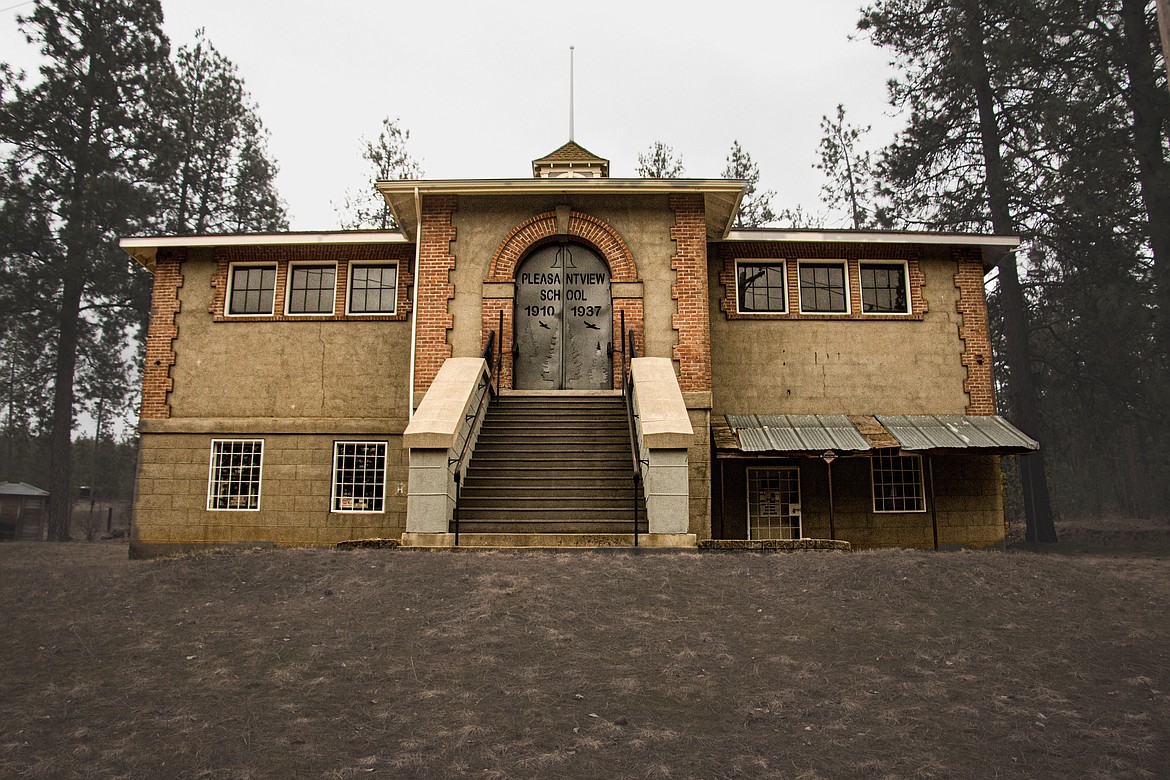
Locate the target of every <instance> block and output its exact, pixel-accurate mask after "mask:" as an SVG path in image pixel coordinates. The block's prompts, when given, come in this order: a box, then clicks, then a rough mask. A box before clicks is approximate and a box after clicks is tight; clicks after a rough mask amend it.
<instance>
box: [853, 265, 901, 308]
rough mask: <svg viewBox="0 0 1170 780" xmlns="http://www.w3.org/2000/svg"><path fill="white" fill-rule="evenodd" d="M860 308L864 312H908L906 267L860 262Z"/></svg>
mask: <svg viewBox="0 0 1170 780" xmlns="http://www.w3.org/2000/svg"><path fill="white" fill-rule="evenodd" d="M861 310H862V311H863V312H865V313H866V314H909V312H910V309H909V307H908V306H907V299H906V267H905V266H903V265H889V264H884V263H874V264H866V263H862V264H861Z"/></svg>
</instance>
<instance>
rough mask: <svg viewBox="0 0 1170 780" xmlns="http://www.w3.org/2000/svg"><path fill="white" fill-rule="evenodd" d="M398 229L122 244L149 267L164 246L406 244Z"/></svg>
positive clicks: (134, 239) (133, 239) (146, 239)
mask: <svg viewBox="0 0 1170 780" xmlns="http://www.w3.org/2000/svg"><path fill="white" fill-rule="evenodd" d="M404 243H408V241H407V238H406V236H404V235H403V234H402V231H398V230H341V231H314V232H289V233H232V234H224V235H202V236H128V237H126V238H121V239H119V240H118V246H119V247H120V248H121V249H122V251H124V252H125V253H126V254H128V255H130V257H132V258H134V260H135V261H136V262H137V263H139V264H140V265H142V266H143V267H145V268H149V269H151V270H153V269H154V264H155V260H156V259H157V257H158V251H159V250H160V249H193V248H198V247H227V246H316V245H326V244H404Z"/></svg>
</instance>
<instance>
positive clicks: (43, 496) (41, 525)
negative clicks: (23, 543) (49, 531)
mask: <svg viewBox="0 0 1170 780" xmlns="http://www.w3.org/2000/svg"><path fill="white" fill-rule="evenodd" d="M48 512H49V493H48V491H45V490H41V489H40V488H39V487H37V486H35V485H30V484H28V483H27V482H0V541H5V540H29V541H35V542H39V541H40V540H42V539H44V538H45V520H46V518H47V515H48Z"/></svg>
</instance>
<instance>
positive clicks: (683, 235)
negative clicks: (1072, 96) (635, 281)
mask: <svg viewBox="0 0 1170 780" xmlns="http://www.w3.org/2000/svg"><path fill="white" fill-rule="evenodd" d="M669 202H670V210H671V211H672V212H674V224H673V225H672V226H671V228H670V237H671V239H672V240H673V241H674V246H675V253H674V255H673V256H672V257H671V258H670V267H671V269H673V270H674V272H675V282H674V284H672V285H671V287H670V297H671V298H673V299H674V300H675V314H674V315H673V316H672V317H671V321H670V322H671V327H672V328H673V329H674V330H675V331H676V332H677V334H678V336H677V341H676V343H675V345H674V350H673V357H674V359H675V360H677V361H678V367H679V379H678V383H679V387H680V388H681V389H682V391H683V392H696V391H699V392H702V391H708V390H710V389H711V314H710V307H709V299H708V293H707V217H706V209H705V207H704V202H703V196H701V195H671V196H670V198H669Z"/></svg>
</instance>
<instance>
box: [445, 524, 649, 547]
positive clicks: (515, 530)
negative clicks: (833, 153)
mask: <svg viewBox="0 0 1170 780" xmlns="http://www.w3.org/2000/svg"><path fill="white" fill-rule="evenodd" d="M452 531H454V525H452ZM459 533H460V535H461V536H462V534H464V533H471V534H476V533H480V534H543V535H547V534H614V533H617V534H620V533H628V534H630V535H631V536H632V535H633V533H634V521H633V520H632V519H628V520H613V521H590V522H587V523H586V522H571V521H570V522H566V521H561V520H555V519H553V520H540V521H537V520H533V521H510V522H488V523H485V522H479V521H476V520H465V519H461V520H460V522H459ZM638 533H646V521H645V520H644V519H642V518H639V522H638ZM460 544H462V539H460Z"/></svg>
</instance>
